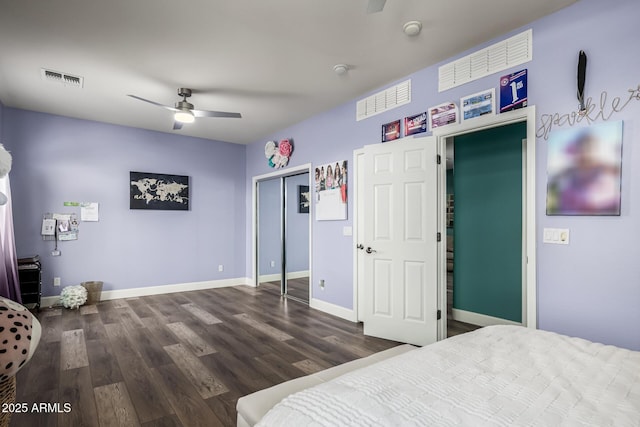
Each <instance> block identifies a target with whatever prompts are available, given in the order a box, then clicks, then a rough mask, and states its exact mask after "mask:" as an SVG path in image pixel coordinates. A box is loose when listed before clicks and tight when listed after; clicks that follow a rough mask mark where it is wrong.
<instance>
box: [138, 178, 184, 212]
mask: <svg viewBox="0 0 640 427" xmlns="http://www.w3.org/2000/svg"><path fill="white" fill-rule="evenodd" d="M129 195H130V198H129V209H154V210H173V211H175V210H177V211H188V210H189V177H188V176H183V175H167V174H159V173H149V172H129Z"/></svg>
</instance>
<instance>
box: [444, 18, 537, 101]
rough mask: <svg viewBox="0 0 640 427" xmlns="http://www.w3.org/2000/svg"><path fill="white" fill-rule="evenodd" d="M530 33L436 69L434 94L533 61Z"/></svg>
mask: <svg viewBox="0 0 640 427" xmlns="http://www.w3.org/2000/svg"><path fill="white" fill-rule="evenodd" d="M532 45H533V31H532V30H527V31H524V32H522V33H520V34H517V35H515V36H513V37H510V38H508V39H506V40H503V41H501V42H499V43H496V44H494V45H491V46H489V47H487V48H485V49H482V50H479V51H477V52H474V53H472V54H471V55H467V56H465V57H464V58H460V59H458V60H456V61H453V62H449V63H448V64H445V65H443V66H441V67H440V68H438V92H442V91H444V90H447V89H451V88H453V87H456V86H460V85H462V84H465V83H469V82H472V81H474V80H478V79H480V78H482V77H485V76H488V75H489V74H493V73H497V72H499V71H504V70H506V69H507V68H511V67H515V66H516V65H520V64H524V63H525V62H529V61H531V60H532V59H533V46H532Z"/></svg>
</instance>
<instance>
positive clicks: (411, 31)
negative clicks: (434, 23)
mask: <svg viewBox="0 0 640 427" xmlns="http://www.w3.org/2000/svg"><path fill="white" fill-rule="evenodd" d="M421 30H422V22H420V21H409V22H407V23H406V24H404V26H403V27H402V31H404V33H405V34H406V35H408V36H410V37H413V36H417V35H418V34H420V31H421Z"/></svg>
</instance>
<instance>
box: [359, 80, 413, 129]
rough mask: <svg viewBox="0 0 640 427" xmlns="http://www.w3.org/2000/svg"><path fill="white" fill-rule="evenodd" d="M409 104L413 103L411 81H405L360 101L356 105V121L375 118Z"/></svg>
mask: <svg viewBox="0 0 640 427" xmlns="http://www.w3.org/2000/svg"><path fill="white" fill-rule="evenodd" d="M409 102H411V80H405V81H404V82H402V83H398V84H397V85H395V86H392V87H390V88H388V89H385V90H383V91H380V92H378V93H375V94H373V95H371V96H369V97H367V98H365V99H361V100H360V101H358V103H357V104H356V121H360V120H363V119H366V118H369V117H371V116H375V115H376V114H380V113H382V112H384V111H387V110H391V109H392V108H396V107H399V106H401V105H404V104H407V103H409Z"/></svg>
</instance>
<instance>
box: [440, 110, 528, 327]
mask: <svg viewBox="0 0 640 427" xmlns="http://www.w3.org/2000/svg"><path fill="white" fill-rule="evenodd" d="M476 123H477V126H475V124H476ZM476 123H463V124H461V125H458V126H452V127H451V128H450V129H447V130H444V129H443V130H442V131H439V132H438V134H437V138H438V141H439V144H441V145H440V146H441V152H443V153H445V156H446V160H447V167H446V174H444V173H443V175H442V178H443V179H442V181H441V182H442V184H441V186H440V189H441V192H442V197H441V203H442V205H443V206H444V207H445V209H443V210H442V213H443V214H444V215H445V216H444V218H443V220H444V221H443V223H444V225H445V227H446V228H445V230H446V237H447V238H446V241H445V242H446V245H444V247H443V248H442V255H441V259H443V260H445V262H446V264H445V265H446V267H445V268H444V269H443V270H444V272H445V274H443V275H442V276H441V277H440V278H439V280H440V281H441V282H440V286H441V288H440V289H445V290H446V292H443V293H441V294H440V295H441V296H440V298H441V300H440V304H441V306H443V307H447V316H446V317H445V316H443V317H444V319H443V320H444V322H443V324H442V325H440V326H441V329H440V336H441V337H445V336H451V335H455V334H457V333H462V332H465V330H464V329H465V328H473V327H474V326H473V325H478V326H488V325H493V324H507V325H514V324H515V325H523V326H527V327H530V328H536V325H537V319H536V271H535V266H536V262H535V259H536V235H535V230H536V228H535V171H536V168H535V158H536V157H535V107H528V108H526V109H522V110H516V111H511V112H508V113H503V114H500V115H499V116H495V117H487V118H485V119H478V121H477V122H476ZM442 172H444V171H442ZM459 322H463V323H462V324H460V323H459ZM465 324H470V325H465ZM456 326H460V327H461V328H457V327H456Z"/></svg>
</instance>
